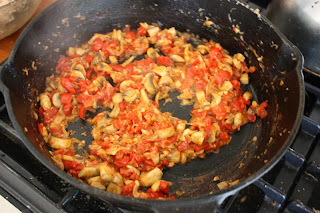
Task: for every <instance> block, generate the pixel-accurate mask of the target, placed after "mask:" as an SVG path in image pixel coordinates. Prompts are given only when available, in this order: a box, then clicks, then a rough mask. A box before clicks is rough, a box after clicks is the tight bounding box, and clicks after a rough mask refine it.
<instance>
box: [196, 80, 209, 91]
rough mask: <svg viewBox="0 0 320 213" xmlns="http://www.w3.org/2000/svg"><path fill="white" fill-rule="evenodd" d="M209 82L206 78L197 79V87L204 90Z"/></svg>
mask: <svg viewBox="0 0 320 213" xmlns="http://www.w3.org/2000/svg"><path fill="white" fill-rule="evenodd" d="M206 85H207V82H206V81H205V80H204V79H202V78H201V79H198V80H197V81H196V89H197V90H198V91H201V90H204V89H205V88H206Z"/></svg>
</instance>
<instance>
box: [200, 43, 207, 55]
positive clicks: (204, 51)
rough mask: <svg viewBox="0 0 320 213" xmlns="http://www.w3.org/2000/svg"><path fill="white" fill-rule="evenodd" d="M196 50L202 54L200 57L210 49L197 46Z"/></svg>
mask: <svg viewBox="0 0 320 213" xmlns="http://www.w3.org/2000/svg"><path fill="white" fill-rule="evenodd" d="M197 49H198V50H199V52H200V53H201V54H202V55H205V54H207V53H208V52H209V50H210V48H209V47H208V46H205V45H202V44H201V45H198V46H197Z"/></svg>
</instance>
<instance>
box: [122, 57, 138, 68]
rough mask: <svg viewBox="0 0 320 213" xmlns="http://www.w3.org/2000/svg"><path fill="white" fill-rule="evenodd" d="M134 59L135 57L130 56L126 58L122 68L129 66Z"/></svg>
mask: <svg viewBox="0 0 320 213" xmlns="http://www.w3.org/2000/svg"><path fill="white" fill-rule="evenodd" d="M134 58H135V56H131V57H130V58H128V59H127V60H126V61H125V62H123V63H122V64H121V65H122V66H123V67H125V66H127V65H128V64H130V63H131V62H132V61H133V59H134Z"/></svg>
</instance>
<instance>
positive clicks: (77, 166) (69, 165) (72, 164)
mask: <svg viewBox="0 0 320 213" xmlns="http://www.w3.org/2000/svg"><path fill="white" fill-rule="evenodd" d="M62 162H63V165H64V169H66V170H70V169H74V170H77V171H80V170H81V169H82V168H83V167H84V165H83V164H81V163H78V162H77V161H69V160H64V159H62Z"/></svg>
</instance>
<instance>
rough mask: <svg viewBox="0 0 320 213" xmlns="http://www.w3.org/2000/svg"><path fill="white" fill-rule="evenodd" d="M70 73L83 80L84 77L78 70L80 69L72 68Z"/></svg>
mask: <svg viewBox="0 0 320 213" xmlns="http://www.w3.org/2000/svg"><path fill="white" fill-rule="evenodd" d="M70 75H71V76H73V77H77V79H79V80H84V79H85V77H84V75H83V73H82V72H80V71H77V70H72V71H71V74H70Z"/></svg>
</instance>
